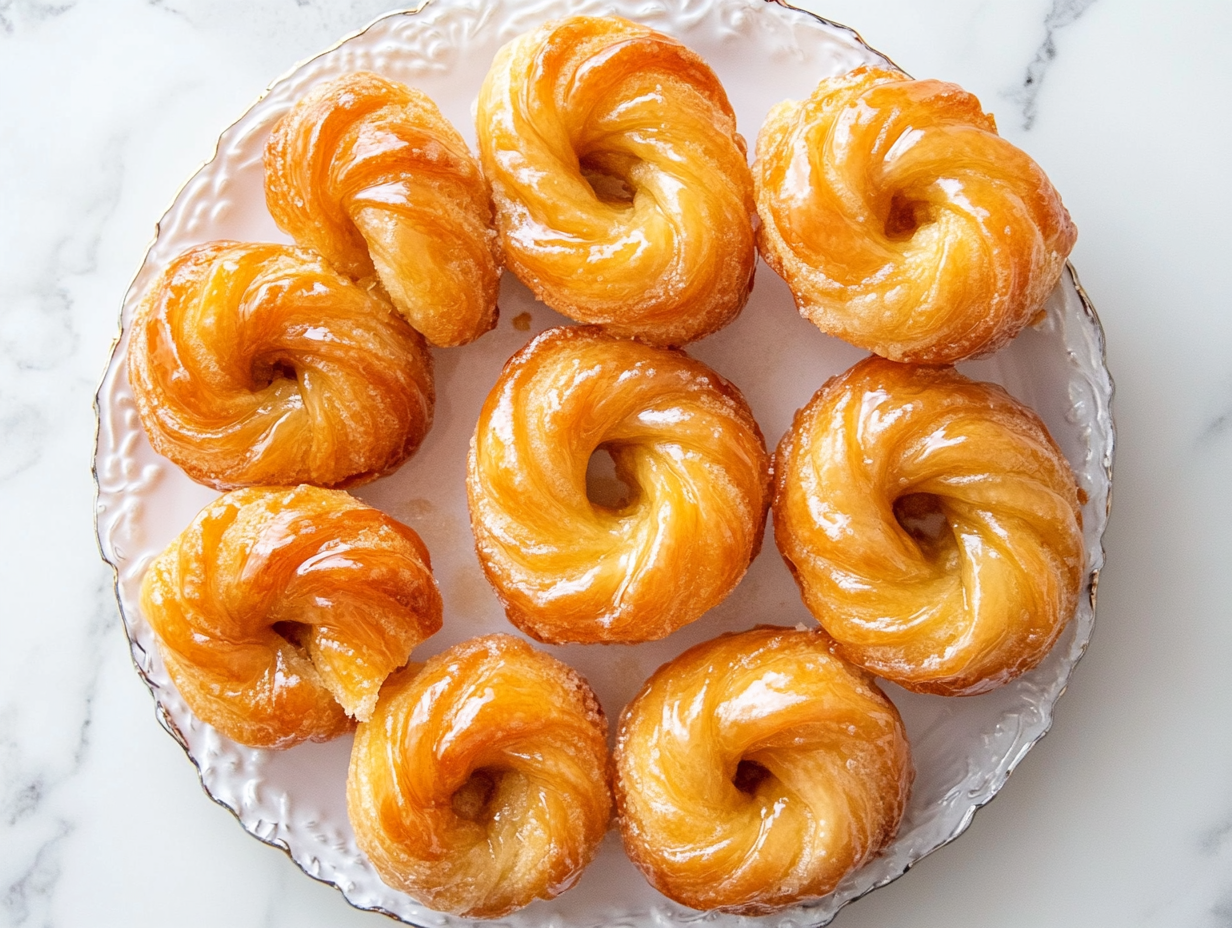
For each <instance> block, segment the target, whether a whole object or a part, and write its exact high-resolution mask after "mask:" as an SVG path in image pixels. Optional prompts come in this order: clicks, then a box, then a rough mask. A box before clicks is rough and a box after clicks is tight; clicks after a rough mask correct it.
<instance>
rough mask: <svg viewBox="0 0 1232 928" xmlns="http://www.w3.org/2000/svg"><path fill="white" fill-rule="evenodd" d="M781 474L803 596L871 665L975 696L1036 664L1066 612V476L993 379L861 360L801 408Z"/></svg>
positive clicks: (1073, 518)
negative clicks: (980, 379) (989, 381)
mask: <svg viewBox="0 0 1232 928" xmlns="http://www.w3.org/2000/svg"><path fill="white" fill-rule="evenodd" d="M775 479H776V482H777V487H776V492H775V498H774V529H775V539H776V541H777V542H778V546H779V550H780V551H781V552H782V555H783V558H784V559H785V560H786V561H787V566H788V567H789V568H790V569H791V570H792V572H793V574H795V577H796V581H797V582H798V583H799V585H800V590H801V592H802V593H803V595H804V601H805V603H806V605H807V606H808V608H809V610H810V611H811V612H812V613H813V615H814V616H816V617H817V620H818V621H819V622H820V623H821V624H822V626H824V628H825V630H826V631H827V632H828V633H829V634H830V635H831V636H832V637H833V638H834V639H835V640H836V641H837V642H838V651H839V653H840V654H842V655H843V656H844V657H846V658H847V659H848V660H850V661H853V662H855V663H856V664H859V665H860V666H862V667H865V668H867V669H868V670H871V671H872V672H873V673H875V674H877V675H878V676H882V677H885V678H886V679H889V680H893V681H894V682H895V683H898V684H900V685H902V686H905V687H907V688H909V689H913V690H918V691H921V692H929V693H940V694H943V695H969V694H973V693H982V692H984V691H986V690H989V689H992V688H993V687H995V686H998V685H1000V684H1002V683H1004V682H1006V681H1007V680H1010V679H1012V678H1013V677H1015V676H1017V675H1019V674H1021V673H1023V672H1025V671H1027V670H1030V669H1031V668H1032V667H1034V666H1035V665H1036V664H1038V663H1039V662H1040V660H1042V659H1043V657H1044V655H1045V654H1046V653H1047V651H1048V649H1049V648H1050V647H1052V644H1053V642H1054V641H1056V639H1057V636H1058V635H1060V633H1061V630H1062V629H1063V628H1064V627H1065V624H1066V623H1067V622H1068V621H1069V619H1070V617H1071V616H1072V615H1073V613H1074V609H1075V607H1076V605H1077V599H1078V589H1079V586H1080V584H1081V577H1082V569H1083V563H1084V554H1083V544H1082V515H1081V511H1080V509H1079V500H1078V490H1077V487H1076V486H1075V482H1074V475H1073V473H1072V472H1071V470H1070V468H1069V465H1068V463H1067V462H1066V460H1065V458H1064V457H1063V456H1062V454H1061V452H1060V450H1059V449H1058V448H1057V446H1056V444H1055V443H1054V442H1053V440H1052V438H1051V436H1049V434H1048V430H1047V429H1046V428H1045V427H1044V424H1043V423H1042V422H1041V421H1040V420H1039V418H1038V417H1037V416H1036V415H1035V414H1034V413H1033V412H1031V410H1029V409H1027V408H1026V407H1025V406H1023V405H1022V404H1021V403H1019V402H1018V401H1017V400H1015V399H1013V398H1012V397H1010V396H1009V395H1008V394H1007V393H1006V392H1005V391H1004V390H1002V389H1001V388H1000V387H997V386H995V385H993V384H986V383H977V382H975V381H971V380H968V379H967V378H965V377H963V376H962V375H960V374H958V373H957V372H955V371H954V370H953V369H952V368H932V367H914V366H910V365H902V364H894V363H892V362H889V361H883V360H880V359H876V358H869V359H867V360H865V361H862V362H860V363H859V364H857V365H856V366H855V367H853V368H852V369H851V370H849V371H848V372H847V373H846V374H843V375H842V376H841V377H838V378H835V379H833V380H831V381H829V382H828V383H827V384H826V385H825V386H823V387H822V388H821V389H820V390H819V391H818V392H817V394H816V395H815V396H814V397H813V399H812V401H811V402H809V404H808V405H807V406H805V407H804V408H803V409H801V410H800V411H799V412H798V413H796V418H795V421H794V423H793V424H792V427H791V429H790V431H788V433H787V434H786V435H785V436H784V437H783V441H782V443H781V444H780V445H779V450H778V455H777V457H776V458H775Z"/></svg>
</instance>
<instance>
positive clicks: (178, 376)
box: [128, 242, 434, 490]
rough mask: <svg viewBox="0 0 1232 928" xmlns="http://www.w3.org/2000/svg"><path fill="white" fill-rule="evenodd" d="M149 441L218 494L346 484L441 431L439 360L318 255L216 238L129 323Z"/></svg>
mask: <svg viewBox="0 0 1232 928" xmlns="http://www.w3.org/2000/svg"><path fill="white" fill-rule="evenodd" d="M128 379H129V382H130V383H131V384H132V388H133V395H134V397H135V399H136V403H137V409H138V411H139V413H140V414H141V422H142V424H143V425H144V426H145V430H146V433H147V435H148V436H149V439H150V444H151V445H152V446H153V447H154V450H155V451H157V452H158V453H159V454H162V455H165V456H166V457H168V458H170V459H171V460H172V461H174V462H175V463H176V464H178V465H179V466H180V467H182V468H183V469H184V471H185V472H187V474H188V476H190V477H191V478H192V479H193V480H196V481H198V482H199V483H205V484H208V485H210V486H213V487H217V488H218V489H223V490H225V489H229V488H232V487H239V486H259V485H270V484H276V485H280V486H293V485H295V484H299V483H311V484H316V485H318V486H328V487H340V486H349V485H353V484H357V483H362V482H364V481H366V480H371V479H372V478H374V477H379V476H380V475H381V474H384V473H388V472H389V471H392V470H394V469H395V468H397V467H398V466H399V465H400V464H401V463H402V462H403V461H405V460H406V459H407V458H408V457H410V456H411V454H413V453H414V451H415V449H416V448H418V447H419V444H420V442H421V441H423V438H424V436H425V435H426V434H427V432H428V428H429V426H430V425H431V424H432V406H433V401H434V392H433V384H432V358H431V355H429V354H428V351H427V348H426V347H425V345H424V343H423V339H422V338H421V337H420V336H419V335H418V334H417V333H416V332H415V331H414V330H413V329H412V328H411V327H410V326H408V325H407V324H406V322H405V321H403V319H402V318H401V317H400V316H398V315H397V314H396V313H395V312H394V311H393V308H392V307H391V306H390V305H389V304H388V303H387V302H386V301H385V300H384V299H383V298H381V297H380V296H379V295H377V294H376V293H374V292H369V291H367V290H365V289H363V288H361V287H358V286H356V285H355V284H354V283H352V282H351V281H350V280H348V279H347V278H345V277H343V276H341V275H340V274H338V273H337V272H336V271H334V270H332V269H331V268H330V267H329V266H328V265H327V264H325V262H324V261H322V260H321V258H320V257H319V256H317V255H315V254H313V253H311V252H308V251H303V250H300V249H298V248H289V247H287V246H284V245H251V244H241V243H238V242H211V243H209V244H207V245H199V246H197V247H196V248H191V249H189V250H188V251H186V252H185V253H184V254H182V255H180V256H179V257H178V258H176V259H175V260H174V261H173V262H171V265H170V267H168V268H167V270H166V271H165V272H164V273H163V274H162V276H161V277H160V278H159V279H158V280H157V281H155V283H154V285H153V286H152V287H151V288H150V289H149V291H148V292H147V293H146V294H145V296H144V297H143V299H142V301H141V304H140V305H139V306H138V308H137V311H136V314H135V316H134V318H133V322H132V340H131V341H130V343H129V347H128Z"/></svg>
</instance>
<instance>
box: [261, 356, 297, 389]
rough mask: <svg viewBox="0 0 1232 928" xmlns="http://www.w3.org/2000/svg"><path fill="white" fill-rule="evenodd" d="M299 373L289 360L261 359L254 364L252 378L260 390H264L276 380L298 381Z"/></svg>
mask: <svg viewBox="0 0 1232 928" xmlns="http://www.w3.org/2000/svg"><path fill="white" fill-rule="evenodd" d="M298 379H299V375H298V374H296V372H295V367H294V366H293V365H292V364H291V363H290V362H288V361H284V360H281V359H279V360H275V361H269V362H265V361H259V362H257V363H256V364H254V365H253V368H252V380H253V383H254V384H255V385H256V388H257V389H258V390H264V389H265V388H266V387H268V386H269V385H270V384H272V383H273V382H274V381H275V380H291V381H296V380H298Z"/></svg>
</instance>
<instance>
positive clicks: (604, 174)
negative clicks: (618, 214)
mask: <svg viewBox="0 0 1232 928" xmlns="http://www.w3.org/2000/svg"><path fill="white" fill-rule="evenodd" d="M580 167H581V169H582V177H583V178H584V179H585V180H586V183H588V184H590V189H591V190H593V191H594V192H595V196H596V197H598V198H599V199H600V200H601V201H602V202H604V203H606V204H607V205H608V206H618V207H626V208H627V207H630V206H632V205H633V188H632V187H630V186H629V184H628V182H627V181H626V180H625V179H624V178H623V177H621V176H620V175H618V174H613V173H612V172H611V171H609V170H605V169H604V168H603V167H602V166H601V165H599V164H597V163H596V162H595V161H593V160H590V159H588V158H583V159H582V161H581V163H580Z"/></svg>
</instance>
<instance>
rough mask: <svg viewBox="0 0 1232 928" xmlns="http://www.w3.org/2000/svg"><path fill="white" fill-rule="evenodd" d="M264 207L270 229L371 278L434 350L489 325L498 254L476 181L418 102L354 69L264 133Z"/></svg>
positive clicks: (421, 99)
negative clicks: (266, 137) (269, 217)
mask: <svg viewBox="0 0 1232 928" xmlns="http://www.w3.org/2000/svg"><path fill="white" fill-rule="evenodd" d="M265 199H266V204H267V205H268V206H269V211H270V214H271V215H272V216H273V217H274V221H275V222H276V223H278V227H279V228H280V229H282V230H283V231H284V232H286V233H287V234H289V235H290V236H291V237H292V238H293V239H295V241H296V242H298V243H299V244H300V245H303V246H305V247H307V248H311V249H313V250H314V251H317V252H320V253H321V254H322V255H324V256H325V258H326V260H328V261H329V263H330V264H332V265H333V266H334V267H336V268H338V270H340V271H342V272H343V273H344V274H348V275H350V276H351V277H353V278H355V279H357V280H358V279H361V278H366V277H371V275H372V274H374V273H375V274H376V276H377V277H378V278H379V279H380V281H381V284H382V285H383V286H384V287H385V290H386V291H387V292H388V294H389V296H390V299H391V300H392V301H393V304H394V306H395V307H397V309H398V311H399V312H401V313H402V314H403V315H404V316H405V317H406V319H407V321H408V322H410V324H411V325H412V326H414V327H415V328H416V329H417V330H419V331H420V332H422V333H423V335H424V336H425V337H426V338H427V339H428V341H430V342H431V343H432V344H434V345H440V346H449V345H462V344H465V343H466V342H470V341H474V340H475V339H476V338H478V337H479V336H480V335H482V334H483V333H484V332H486V331H488V329H490V328H492V326H494V325H495V324H496V294H497V288H498V285H499V283H500V249H499V246H498V245H497V242H496V233H495V231H493V229H492V205H491V196H490V193H489V190H488V184H487V181H485V180H484V178H483V175H482V173H481V172H480V170H479V164H478V162H476V161H475V158H474V156H472V155H471V153H470V150H469V149H468V148H467V147H466V142H465V141H463V139H462V136H460V135H459V134H458V132H457V130H456V129H454V127H453V126H451V125H450V124H449V122H448V120H446V119H445V117H444V116H442V115H441V112H440V110H438V109H437V108H436V104H435V103H433V102H432V101H431V100H430V99H429V98H428V97H427V96H426V95H425V94H423V93H421V92H420V91H418V90H414V89H412V88H410V87H406V86H404V85H402V84H397V83H394V82H393V81H389V80H386V79H385V78H383V77H380V76H378V75H376V74H372V73H369V72H366V71H360V72H357V73H354V74H348V75H346V76H344V77H340V78H338V79H337V80H334V81H330V82H329V83H328V84H324V85H322V86H320V87H317V88H315V89H314V90H313V91H312V92H311V93H309V94H308V95H307V96H306V97H304V99H302V100H300V102H299V103H298V104H296V106H295V108H294V109H292V110H291V112H290V113H288V114H287V115H286V116H284V117H283V118H282V120H281V121H280V122H279V123H278V125H276V126H275V127H274V131H273V132H272V133H271V134H270V137H269V142H268V143H267V144H266V148H265Z"/></svg>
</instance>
